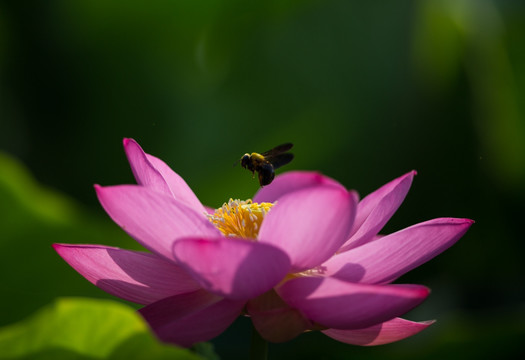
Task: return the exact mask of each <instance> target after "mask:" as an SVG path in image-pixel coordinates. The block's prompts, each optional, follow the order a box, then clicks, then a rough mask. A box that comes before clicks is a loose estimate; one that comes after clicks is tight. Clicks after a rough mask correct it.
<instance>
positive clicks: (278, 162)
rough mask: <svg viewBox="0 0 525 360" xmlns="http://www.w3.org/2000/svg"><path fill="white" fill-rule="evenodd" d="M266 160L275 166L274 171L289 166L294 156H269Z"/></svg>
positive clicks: (288, 154) (287, 154)
mask: <svg viewBox="0 0 525 360" xmlns="http://www.w3.org/2000/svg"><path fill="white" fill-rule="evenodd" d="M266 160H268V161H269V162H270V164H272V165H273V168H274V169H277V168H280V167H281V166H283V165H286V164H288V163H289V162H290V161H292V160H293V154H292V153H285V154H277V155H275V156H268V157H267V158H266Z"/></svg>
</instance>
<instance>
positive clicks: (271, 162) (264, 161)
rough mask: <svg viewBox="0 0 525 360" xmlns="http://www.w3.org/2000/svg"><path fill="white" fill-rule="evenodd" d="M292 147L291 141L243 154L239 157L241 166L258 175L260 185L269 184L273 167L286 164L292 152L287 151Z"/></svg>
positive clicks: (291, 157)
mask: <svg viewBox="0 0 525 360" xmlns="http://www.w3.org/2000/svg"><path fill="white" fill-rule="evenodd" d="M292 147H293V144H292V143H286V144H282V145H279V146H276V147H274V148H273V149H271V150H268V151H266V152H263V153H262V154H259V153H255V152H254V153H251V154H248V153H246V154H244V155H243V157H242V158H241V160H240V161H241V166H242V167H243V168H245V169H248V170H250V171H251V172H252V174H253V176H255V172H257V175H258V177H259V184H261V186H265V185H269V184H270V183H271V182H272V181H273V178H274V177H275V169H277V168H280V167H281V166H283V165H286V164H288V163H289V162H290V161H292V159H293V154H292V153H289V152H287V151H288V150H290V149H291V148H292Z"/></svg>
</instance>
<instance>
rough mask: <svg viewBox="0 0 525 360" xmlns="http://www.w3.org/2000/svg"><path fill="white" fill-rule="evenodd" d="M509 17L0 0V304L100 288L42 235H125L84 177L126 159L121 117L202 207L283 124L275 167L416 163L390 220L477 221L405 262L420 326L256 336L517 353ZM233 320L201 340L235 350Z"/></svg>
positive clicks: (241, 192)
mask: <svg viewBox="0 0 525 360" xmlns="http://www.w3.org/2000/svg"><path fill="white" fill-rule="evenodd" d="M524 39H525V2H523V1H510V0H509V1H489V0H479V1H468V0H458V1H453V0H449V1H437V0H424V1H376V2H363V1H344V0H340V1H336V0H332V1H313V0H310V1H299V0H296V1H294V0H287V1H282V0H281V1H278V0H272V1H260V2H258V1H240V0H239V1H236V0H223V1H168V0H165V1H106V0H92V1H68V0H62V1H59V0H56V1H0V151H1V152H3V153H4V154H3V155H2V158H3V159H4V160H2V161H1V162H0V164H3V168H2V169H1V171H2V174H1V178H0V180H1V181H0V185H2V192H1V196H2V197H0V200H1V201H2V205H1V207H0V210H2V213H0V216H1V217H2V220H1V222H0V225H2V229H3V230H0V231H2V232H3V233H4V235H2V238H1V239H0V240H1V241H0V245H1V247H0V249H1V250H2V253H3V255H4V257H5V258H4V259H3V260H2V264H0V273H1V274H2V275H1V276H2V278H3V279H2V282H3V283H4V286H5V291H6V293H9V294H10V296H3V299H2V300H1V301H2V304H1V305H2V308H3V309H6V310H2V314H1V316H0V325H7V324H12V323H15V322H17V321H19V320H20V319H22V318H24V317H26V316H28V315H29V314H31V313H32V312H34V311H35V310H37V309H38V308H40V307H41V306H43V305H45V304H46V303H48V302H50V301H52V300H53V299H54V298H56V297H58V296H70V295H75V296H87V297H104V296H105V295H104V294H103V293H102V292H101V291H99V290H97V289H96V288H94V287H93V286H91V285H90V284H88V283H87V282H85V281H84V280H81V278H80V277H79V276H78V275H76V274H74V272H73V270H71V269H69V268H68V267H67V266H66V265H65V264H64V263H63V261H62V260H61V259H60V258H59V257H58V256H57V255H56V254H54V253H53V252H52V250H50V244H51V243H53V242H70V243H71V242H85V243H104V244H111V245H118V246H122V247H126V248H136V246H137V245H136V244H135V243H134V242H133V240H131V239H130V238H128V237H126V236H125V235H124V234H123V233H122V231H120V230H119V229H118V228H117V226H116V225H114V224H112V223H111V221H110V219H109V218H108V217H107V216H106V215H105V213H104V211H103V210H102V209H101V208H100V206H99V205H98V203H97V200H96V197H95V194H94V191H93V188H92V185H93V184H94V183H99V184H102V185H111V184H120V183H132V182H133V181H134V180H133V178H132V175H131V171H130V170H129V167H128V164H127V161H126V159H125V156H124V152H123V150H122V138H123V137H132V138H135V139H136V140H137V141H138V142H139V143H140V144H141V145H142V147H143V148H144V149H145V151H147V152H148V153H151V154H154V155H156V156H158V157H160V158H162V159H164V160H165V161H166V162H167V163H168V164H169V165H170V166H171V167H172V168H173V169H174V170H175V171H176V172H177V173H179V174H180V175H182V176H183V177H184V178H185V180H186V181H187V182H188V184H189V185H190V186H191V187H192V189H193V190H194V191H195V193H196V194H197V195H198V196H199V198H200V199H201V200H202V202H203V203H205V204H207V205H210V206H213V207H217V206H220V205H221V204H222V203H223V202H224V201H227V200H228V199H229V198H230V197H233V198H241V199H243V198H249V197H251V196H252V195H253V193H254V192H255V191H256V190H257V188H258V184H257V181H256V180H253V179H251V175H250V174H249V173H248V172H246V171H245V170H243V169H242V168H241V167H240V166H237V167H232V164H234V163H235V162H236V161H237V160H238V159H239V158H240V156H241V155H242V154H243V153H245V152H251V151H259V152H261V151H264V150H267V149H269V148H271V147H273V146H275V145H277V144H280V143H283V142H288V141H290V142H293V143H294V144H295V147H294V154H295V156H296V158H295V160H294V161H293V162H292V163H291V164H290V165H287V167H286V170H292V169H294V170H298V169H304V170H317V171H321V172H322V173H324V174H326V175H328V176H331V177H333V178H335V179H337V180H339V181H340V182H341V183H343V184H344V185H345V186H347V187H348V188H353V189H356V190H357V191H358V192H359V193H360V194H361V196H362V197H363V196H365V195H366V194H367V193H369V192H371V191H373V190H374V189H376V188H377V187H379V186H381V185H382V184H384V183H386V182H387V181H389V180H391V179H393V178H395V177H397V176H400V175H402V174H404V173H406V172H407V171H410V170H412V169H416V170H417V171H418V176H417V177H416V178H415V180H414V184H413V187H412V189H411V191H410V193H409V195H408V197H407V199H406V202H405V203H404V205H403V206H402V207H401V208H400V210H399V211H398V213H397V214H396V215H395V216H394V217H393V219H392V220H391V221H390V222H389V224H387V226H386V228H385V229H384V231H383V232H385V233H388V232H391V231H396V230H398V229H401V228H404V227H407V226H409V225H412V224H414V223H417V222H421V221H424V220H428V219H432V218H435V217H442V216H451V217H466V218H471V219H474V220H475V221H476V223H475V224H474V226H473V227H472V228H471V230H470V231H469V232H468V233H467V235H466V236H464V238H463V239H461V240H460V241H459V242H458V244H457V245H455V246H454V247H452V248H451V249H449V250H448V251H447V252H445V253H444V254H442V255H440V256H439V257H437V258H436V259H434V260H432V261H431V262H429V263H428V264H425V265H424V266H422V267H420V268H418V269H416V270H414V271H412V272H411V273H410V274H407V275H406V276H404V277H403V278H402V279H401V280H400V282H407V283H409V282H414V283H422V284H425V285H427V286H429V287H430V288H432V290H433V293H432V294H431V296H430V297H429V299H428V300H427V301H426V302H425V303H424V304H423V305H421V306H420V307H419V308H418V309H416V310H414V311H413V312H412V313H410V314H409V315H408V318H410V319H412V320H427V319H437V320H438V322H437V323H436V324H435V325H433V326H432V327H430V328H429V329H428V330H426V331H425V332H423V333H421V334H419V335H417V336H415V337H413V338H411V339H408V340H405V341H402V342H399V343H396V344H392V345H386V346H381V347H377V348H359V347H353V346H350V345H344V344H341V343H338V342H336V341H335V340H331V339H329V338H327V337H325V336H323V335H322V334H319V333H312V334H304V335H302V336H301V337H299V338H297V339H296V340H294V341H292V342H290V343H287V344H278V345H272V346H271V347H270V358H272V359H287V358H290V356H292V354H295V355H294V356H296V357H297V358H304V359H308V358H312V359H314V358H315V359H347V358H353V359H355V358H385V357H387V358H403V359H407V358H410V359H422V358H425V359H426V358H429V359H431V358H432V359H433V358H436V359H438V358H439V359H441V358H443V357H445V356H446V357H449V358H456V357H457V358H461V359H465V358H468V359H470V358H471V359H480V358H493V357H496V356H497V357H500V358H511V357H514V356H516V355H517V354H518V355H519V354H520V353H521V354H523V353H525V352H524V350H523V347H522V345H521V344H520V342H522V340H523V338H524V335H525V302H524V298H525V289H524V274H525V271H524V268H525V265H524V264H523V261H522V258H523V255H524V250H525V245H524V240H525V239H524V238H523V231H522V230H521V225H522V221H523V218H524V215H525V206H524V204H525V202H524V200H525V115H524V113H525V41H524ZM5 164H12V166H11V165H10V166H7V165H5ZM20 166H23V167H26V168H27V169H29V172H30V173H31V174H32V175H33V176H34V180H31V181H29V180H28V181H29V183H28V184H25V183H23V182H22V181H21V180H20V181H19V180H18V179H20V178H19V177H18V176H19V172H23V171H26V170H23V168H19V167H20ZM33 181H34V182H33ZM6 184H7V185H6ZM39 184H40V185H39ZM26 185H27V186H26ZM40 186H43V187H44V190H42V191H44V193H45V194H47V195H42V193H38V194H40V195H35V194H37V192H38V191H37V190H34V191H37V192H32V191H33V190H31V191H30V190H28V189H30V188H31V189H33V187H35V188H39V187H40ZM39 191H40V190H39ZM48 192H49V193H48ZM60 193H61V194H60ZM50 194H52V195H50ZM48 195H49V196H50V197H52V198H53V199H51V198H46V196H48ZM42 196H44V197H43V198H42ZM20 204H23V205H20ZM64 204H66V205H64ZM65 218H67V219H65ZM42 219H45V220H42ZM86 219H89V222H88V220H86ZM101 234H104V235H101ZM108 239H110V240H109V242H108ZM55 272H56V273H57V274H58V273H60V278H59V279H58V278H57V277H54V276H52V275H50V274H55ZM13 274H14V275H13ZM7 309H8V310H7ZM249 339H250V336H249V326H248V322H247V321H245V320H240V321H238V322H237V323H236V324H235V326H233V327H232V328H231V329H230V330H228V331H227V332H226V333H224V334H223V335H222V336H221V337H219V338H218V339H216V340H215V341H214V344H215V347H216V351H217V353H218V354H219V355H220V356H221V357H222V358H224V359H232V358H237V357H238V358H245V357H246V354H247V349H248V343H249Z"/></svg>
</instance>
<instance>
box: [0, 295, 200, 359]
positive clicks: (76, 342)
mask: <svg viewBox="0 0 525 360" xmlns="http://www.w3.org/2000/svg"><path fill="white" fill-rule="evenodd" d="M101 324H103V326H101ZM0 349H2V352H1V353H0V359H53V358H54V359H188V360H199V359H202V358H201V357H200V356H197V355H194V354H192V353H191V352H190V351H188V350H184V349H177V348H175V347H173V346H165V345H162V344H161V343H159V342H158V341H157V340H156V339H155V338H154V336H153V335H152V334H151V333H150V331H149V329H148V327H147V325H146V324H145V323H144V321H143V320H142V318H141V317H140V316H139V315H138V314H137V313H136V312H135V311H134V310H133V309H131V308H129V307H128V306H125V305H122V304H119V303H116V302H114V301H109V300H92V299H82V298H77V299H74V298H62V299H58V300H57V301H55V303H54V304H52V305H51V306H46V307H45V308H43V309H41V310H39V312H38V313H37V314H35V315H33V316H31V318H29V319H26V320H24V321H22V322H19V323H17V324H15V325H11V326H6V327H4V328H0Z"/></svg>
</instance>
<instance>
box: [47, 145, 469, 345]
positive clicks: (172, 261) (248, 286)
mask: <svg viewBox="0 0 525 360" xmlns="http://www.w3.org/2000/svg"><path fill="white" fill-rule="evenodd" d="M124 148H125V151H126V154H127V157H128V160H129V162H130V164H131V168H132V170H133V173H134V175H135V178H136V179H137V182H138V185H118V186H108V187H102V186H98V185H96V186H95V189H96V192H97V195H98V198H99V200H100V203H101V204H102V206H103V207H104V209H105V210H106V212H107V213H108V214H109V216H111V218H112V219H113V220H114V221H115V222H116V223H117V224H118V225H120V226H121V227H122V228H123V229H124V230H125V231H126V232H127V233H128V234H129V235H130V236H132V237H133V238H134V239H135V240H137V241H138V242H139V243H140V244H142V245H143V246H144V247H145V248H147V249H148V250H149V251H150V252H138V251H130V250H123V249H118V248H113V247H107V246H102V245H67V244H55V245H54V248H55V249H56V251H57V252H58V253H59V254H60V256H62V257H63V258H64V260H65V261H67V262H68V263H69V264H70V265H71V266H72V267H73V268H74V269H75V270H77V271H78V272H79V273H80V274H82V275H83V276H84V277H85V278H86V279H87V280H89V281H90V282H92V283H93V284H95V285H96V286H98V287H99V288H101V289H102V290H104V291H106V292H108V293H111V294H113V295H115V296H117V297H120V298H122V299H126V300H129V301H132V302H136V303H139V304H144V305H146V306H145V307H143V308H142V309H141V310H139V311H140V313H141V314H142V316H143V317H144V318H145V319H146V321H147V322H148V323H149V324H150V326H151V328H152V329H153V331H154V332H155V333H156V334H157V336H158V337H159V338H160V339H161V340H163V341H166V342H172V343H175V344H179V345H182V346H190V345H192V344H193V343H196V342H199V341H206V340H209V339H212V338H213V337H215V336H217V335H219V334H220V333H221V332H223V331H224V330H225V329H226V328H227V327H228V326H229V325H230V324H231V323H232V322H233V321H234V320H235V319H236V318H237V317H238V316H239V315H246V316H250V318H251V320H252V322H253V325H254V327H255V328H256V329H257V331H258V332H259V334H260V335H261V336H262V337H263V338H264V339H266V340H268V341H272V342H281V341H287V340H289V339H292V338H293V337H295V336H297V335H299V334H301V333H302V332H304V331H309V330H320V331H322V332H323V333H324V334H325V335H327V336H329V337H332V338H334V339H336V340H338V341H342V342H345V343H348V344H356V345H379V344H385V343H390V342H393V341H397V340H401V339H403V338H406V337H408V336H411V335H414V334H416V333H418V332H420V331H421V330H423V329H425V328H426V327H428V326H429V325H430V324H431V323H432V321H424V322H412V321H409V320H404V319H401V318H399V316H401V315H402V314H404V313H406V312H407V311H409V310H410V309H412V308H414V307H415V306H417V305H419V304H420V303H421V302H422V301H423V300H424V299H425V298H426V297H427V296H428V294H429V289H427V288H426V287H424V286H421V285H400V284H390V283H391V282H392V281H394V280H395V279H396V278H398V277H399V276H401V275H403V274H404V273H406V272H407V271H409V270H411V269H413V268H415V267H417V266H419V265H421V264H423V263H424V262H426V261H428V260H430V259H431V258H433V257H434V256H436V255H438V254H439V253H441V252H442V251H444V250H445V249H447V248H448V247H450V246H451V245H452V244H454V243H455V242H456V241H457V240H458V239H459V238H460V237H461V236H463V234H465V232H466V231H467V230H468V228H469V227H470V226H471V224H472V223H473V221H472V220H468V219H455V218H439V219H434V220H430V221H426V222H423V223H420V224H416V225H413V226H411V227H408V228H406V229H403V230H400V231H398V232H395V233H393V234H390V235H386V236H380V235H378V232H379V231H380V230H381V229H382V227H383V226H384V225H385V223H386V222H387V221H388V220H389V218H390V217H391V216H392V215H393V214H394V212H395V211H396V210H397V208H398V207H399V206H400V204H401V202H402V201H403V199H404V198H405V196H406V194H407V192H408V190H409V188H410V185H411V183H412V179H413V177H414V175H415V172H414V171H412V172H409V173H407V174H405V175H403V176H401V177H399V178H397V179H395V180H393V181H391V182H389V183H388V184H386V185H384V186H383V187H381V188H379V189H378V190H376V191H375V192H373V193H371V194H370V195H368V196H366V197H365V198H364V199H362V200H361V201H358V196H357V194H356V193H355V192H354V191H348V190H346V189H345V187H344V186H342V185H341V184H339V183H338V182H336V181H335V180H332V179H330V178H327V177H325V176H323V175H320V174H318V173H314V172H288V173H285V174H283V175H280V176H278V177H276V178H275V180H274V182H273V183H272V184H271V185H269V186H267V187H264V188H262V189H260V190H259V192H258V193H257V194H255V196H254V198H253V202H251V201H240V200H230V201H229V202H228V203H227V204H225V205H223V207H222V208H219V209H217V210H216V211H213V210H210V209H207V208H205V207H204V206H203V205H202V204H201V202H200V201H199V200H198V199H197V197H196V196H195V194H194V193H193V192H192V190H191V189H190V188H189V187H188V185H187V184H186V183H185V182H184V180H183V179H182V178H181V177H180V176H179V175H177V174H176V173H175V172H173V171H172V170H171V169H170V168H169V167H168V166H167V165H166V164H165V163H164V162H162V161H161V160H159V159H158V158H156V157H153V156H151V155H149V154H146V153H144V151H143V150H142V149H141V148H140V146H139V145H138V144H137V143H136V142H135V141H134V140H131V139H125V140H124Z"/></svg>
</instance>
